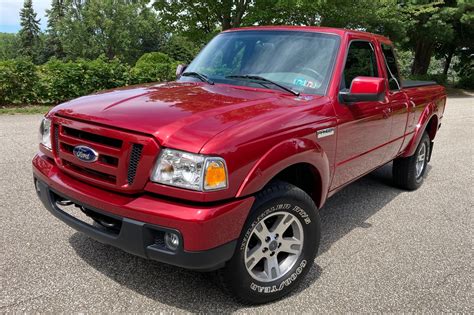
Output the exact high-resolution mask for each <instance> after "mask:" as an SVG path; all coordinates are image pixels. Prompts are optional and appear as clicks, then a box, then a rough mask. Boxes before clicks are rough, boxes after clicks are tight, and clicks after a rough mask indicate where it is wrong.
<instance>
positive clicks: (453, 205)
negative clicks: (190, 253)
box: [0, 95, 474, 313]
mask: <svg viewBox="0 0 474 315" xmlns="http://www.w3.org/2000/svg"><path fill="white" fill-rule="evenodd" d="M40 118H41V117H40V116H38V115H32V116H31V115H30V116H0V174H1V175H0V176H1V181H0V222H1V226H0V228H1V239H0V242H1V244H0V267H1V268H0V291H1V292H2V293H1V296H0V312H1V313H5V312H25V311H28V312H31V311H36V312H91V313H92V312H163V311H164V312H204V313H208V312H212V313H216V312H219V313H221V312H224V313H229V312H246V313H251V312H264V313H274V312H275V311H278V312H284V313H286V312H292V313H300V312H316V313H335V312H337V313H339V312H350V311H352V312H401V311H403V312H427V311H436V312H466V313H474V299H473V296H474V290H473V274H474V272H473V269H474V268H473V261H474V260H473V235H474V234H473V219H472V212H473V209H474V205H473V203H474V202H473V201H474V197H473V195H474V191H473V186H474V181H473V167H474V165H473V164H474V163H473V153H474V152H473V148H474V140H473V138H474V97H472V96H461V95H458V96H454V97H452V98H449V99H448V105H447V109H446V113H445V118H444V121H443V125H442V128H441V130H440V131H439V134H438V136H437V138H436V144H435V150H434V153H433V156H432V161H431V163H430V166H429V169H428V175H427V178H426V179H425V183H424V185H423V186H422V187H421V188H420V189H419V190H417V191H415V192H406V191H402V190H399V189H397V188H394V187H392V186H391V165H386V166H384V167H383V168H381V169H379V170H377V171H375V172H373V173H371V174H369V175H368V176H366V177H364V178H362V179H360V180H359V181H357V182H355V183H353V184H351V185H350V186H348V187H346V188H345V189H343V190H342V191H341V192H339V193H337V194H336V195H335V196H333V197H332V198H331V199H329V200H328V202H327V203H326V205H325V206H324V208H323V209H322V210H321V216H322V227H323V232H322V235H323V237H322V244H321V247H320V251H319V254H318V257H317V258H316V260H315V263H314V265H313V267H312V269H311V271H310V273H309V275H308V277H307V278H306V279H305V280H304V281H303V283H302V285H301V286H300V287H299V289H298V290H297V291H296V292H295V293H294V294H292V295H291V296H288V297H287V298H285V299H283V300H281V301H278V302H275V303H271V304H267V305H263V306H258V307H249V306H245V305H241V304H238V303H235V302H234V301H233V300H232V299H231V298H230V297H229V296H227V295H226V294H224V293H222V292H221V290H220V287H219V286H218V284H217V282H216V279H215V278H214V277H213V276H212V275H211V274H202V273H197V272H191V271H187V270H183V269H180V268H176V267H172V266H168V265H165V264H161V263H157V262H153V261H147V260H145V259H142V258H138V257H134V256H132V255H130V254H127V253H125V252H123V251H121V250H118V249H115V248H113V247H110V246H107V245H103V244H101V243H98V242H96V241H94V240H91V239H89V238H87V237H86V236H84V235H82V234H80V233H77V232H75V231H74V230H73V229H71V228H69V227H68V226H66V225H65V224H64V223H63V222H61V221H59V220H57V219H56V218H54V217H53V216H52V215H51V214H49V213H48V212H47V211H46V210H45V209H44V208H43V206H42V205H41V203H40V201H39V200H38V198H37V197H36V194H35V191H34V188H33V181H32V173H31V158H32V157H33V155H34V154H35V151H36V150H37V141H38V136H37V130H38V126H39V122H40Z"/></svg>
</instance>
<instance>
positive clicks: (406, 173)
mask: <svg viewBox="0 0 474 315" xmlns="http://www.w3.org/2000/svg"><path fill="white" fill-rule="evenodd" d="M430 150H431V145H430V137H429V136H428V134H427V133H426V132H425V133H424V134H423V136H422V138H421V141H420V143H419V144H418V147H417V148H416V150H415V153H414V154H413V155H412V156H409V157H406V158H398V159H395V160H394V161H393V180H394V182H395V184H396V185H397V186H398V187H400V188H403V189H407V190H415V189H418V188H419V187H420V186H421V184H423V177H424V175H425V173H426V166H427V165H428V158H429V155H430Z"/></svg>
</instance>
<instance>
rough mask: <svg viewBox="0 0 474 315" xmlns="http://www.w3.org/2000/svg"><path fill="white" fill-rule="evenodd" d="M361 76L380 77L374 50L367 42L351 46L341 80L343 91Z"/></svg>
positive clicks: (355, 42) (357, 42) (358, 42)
mask: <svg viewBox="0 0 474 315" xmlns="http://www.w3.org/2000/svg"><path fill="white" fill-rule="evenodd" d="M359 76H364V77H378V76H379V73H378V69H377V59H376V56H375V52H374V49H373V47H372V45H371V44H370V43H369V42H366V41H354V42H352V43H351V44H350V46H349V52H348V53H347V59H346V65H345V66H344V73H343V75H342V79H341V89H342V90H344V89H349V88H350V86H351V83H352V80H354V79H355V78H356V77H359Z"/></svg>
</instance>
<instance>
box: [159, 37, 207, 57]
mask: <svg viewBox="0 0 474 315" xmlns="http://www.w3.org/2000/svg"><path fill="white" fill-rule="evenodd" d="M163 51H164V52H165V53H166V54H167V55H168V56H170V57H171V58H173V59H174V60H179V61H180V62H181V63H185V64H189V63H190V62H191V61H192V60H193V59H194V57H195V56H196V55H197V53H198V52H199V48H198V47H196V45H195V43H193V42H192V41H190V40H188V39H187V38H186V37H183V36H178V35H173V36H171V38H170V39H169V40H168V42H167V43H166V45H165V47H164V50H163Z"/></svg>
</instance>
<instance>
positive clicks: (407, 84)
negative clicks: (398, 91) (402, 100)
mask: <svg viewBox="0 0 474 315" xmlns="http://www.w3.org/2000/svg"><path fill="white" fill-rule="evenodd" d="M437 84H438V83H436V82H435V81H415V80H402V87H403V88H405V89H408V88H414V87H420V86H429V85H437Z"/></svg>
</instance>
